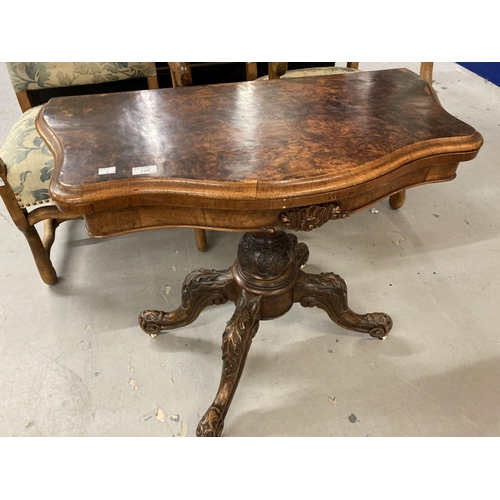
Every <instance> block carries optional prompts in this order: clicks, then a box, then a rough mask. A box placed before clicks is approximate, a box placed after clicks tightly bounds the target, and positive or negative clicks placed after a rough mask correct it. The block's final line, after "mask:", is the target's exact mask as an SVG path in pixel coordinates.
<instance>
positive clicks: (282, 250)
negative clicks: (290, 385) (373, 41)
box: [37, 69, 482, 436]
mask: <svg viewBox="0 0 500 500" xmlns="http://www.w3.org/2000/svg"><path fill="white" fill-rule="evenodd" d="M37 128H38V130H39V132H40V134H41V135H42V137H43V138H44V140H45V141H46V142H47V144H48V146H49V147H50V149H51V151H52V152H53V153H54V156H55V169H54V174H53V177H52V180H51V186H50V193H51V196H52V198H53V200H54V201H55V203H56V204H57V206H58V207H59V209H60V210H61V211H63V212H67V213H70V214H77V215H83V216H84V219H85V224H86V229H87V232H88V233H89V234H90V235H91V236H95V237H105V236H111V235H116V234H122V233H127V232H131V231H139V230H145V229H154V228H160V227H174V226H186V227H193V228H195V229H197V228H198V229H218V230H224V231H242V232H245V234H244V235H243V236H242V238H241V241H240V244H239V246H238V251H237V259H236V261H235V262H234V264H233V265H232V266H231V267H230V268H229V269H226V270H223V271H217V270H213V269H200V270H197V271H193V272H192V273H190V274H189V275H188V276H187V277H186V279H185V281H184V285H183V289H182V298H181V305H180V306H179V307H178V308H177V309H176V310H175V311H172V312H163V311H156V310H147V311H143V312H142V313H141V314H140V315H139V324H140V326H141V327H142V329H143V330H144V331H145V332H146V333H149V334H150V335H151V336H152V337H154V336H156V335H157V334H159V333H162V332H163V331H165V330H170V329H173V328H178V327H182V326H186V325H188V324H190V323H192V322H193V321H194V320H195V319H196V318H197V317H198V315H199V314H200V312H201V311H202V310H203V309H204V308H205V307H207V306H209V305H216V304H222V303H224V302H227V301H228V300H231V301H233V302H234V303H235V305H236V309H235V312H234V314H233V316H232V318H231V319H230V320H229V321H228V323H227V326H226V329H225V331H224V334H223V337H222V375H221V382H220V386H219V389H218V392H217V394H216V397H215V399H214V401H213V403H212V405H211V406H210V407H209V409H208V410H207V412H206V413H205V414H204V416H203V417H202V419H201V420H200V422H199V424H198V428H197V431H196V433H197V435H198V436H220V435H221V433H222V431H223V428H224V420H225V417H226V414H227V412H228V409H229V406H230V403H231V400H232V397H233V395H234V393H235V391H236V387H237V385H238V381H239V379H240V377H241V374H242V371H243V367H244V365H245V360H246V357H247V354H248V351H249V349H250V345H251V342H252V338H253V337H254V335H255V334H256V332H257V329H258V327H259V322H260V320H265V319H273V318H277V317H279V316H281V315H283V314H285V313H286V312H287V311H288V310H289V309H290V308H291V307H292V305H293V304H294V303H300V304H301V305H302V306H305V307H313V306H316V307H319V308H321V309H323V310H324V311H325V312H326V313H327V314H328V315H329V317H330V318H331V319H332V320H333V321H334V322H336V323H337V324H338V325H340V326H342V327H344V328H348V329H350V330H355V331H359V332H364V333H367V334H369V335H370V336H372V337H375V338H379V339H385V338H386V337H387V335H388V333H389V331H390V330H391V328H392V320H391V318H390V317H389V316H388V315H387V314H384V313H377V312H375V313H368V314H357V313H355V312H353V311H352V310H351V309H350V308H349V306H348V301H347V287H346V284H345V282H344V280H343V279H342V278H341V277H340V276H338V275H336V274H334V273H332V272H327V273H319V274H310V273H306V272H304V271H302V268H303V267H304V265H305V264H306V262H307V258H308V255H309V251H308V248H307V246H306V245H305V244H304V243H298V241H297V237H296V236H295V235H293V234H288V233H286V232H285V231H284V230H286V229H289V230H297V231H300V230H303V231H310V230H312V229H314V228H316V227H318V226H320V225H322V224H324V223H325V222H327V221H328V220H330V219H336V218H340V217H346V216H348V215H349V214H350V213H352V212H355V211H357V210H361V209H362V208H365V207H367V206H369V205H371V204H373V203H375V202H377V201H379V200H381V199H383V198H385V197H387V196H390V195H395V196H396V197H398V196H399V194H396V193H400V192H401V191H404V190H405V189H406V188H409V187H412V186H416V185H419V184H424V183H429V182H438V181H447V180H451V179H453V178H454V177H455V172H456V169H457V167H458V164H459V162H461V161H465V160H471V159H473V158H474V157H475V156H476V154H477V153H478V151H479V149H480V147H481V145H482V137H481V135H480V134H479V133H478V132H476V131H475V130H474V129H473V128H472V127H470V126H469V125H467V124H465V123H463V122H462V121H460V120H458V119H457V118H454V117H453V116H451V115H450V114H449V113H447V112H446V111H445V110H444V109H443V108H442V106H441V105H440V104H439V102H438V100H437V97H436V95H435V94H434V91H433V90H432V89H431V87H430V86H429V85H428V84H427V83H426V82H425V80H423V79H422V78H420V77H419V76H417V75H416V74H414V73H412V72H410V71H407V70H404V69H396V70H386V71H373V72H364V73H362V72H361V73H351V74H344V75H333V76H325V77H310V78H297V79H283V80H271V81H255V82H244V83H230V84H223V85H207V86H199V87H184V88H175V89H159V90H146V91H136V92H126V93H119V94H104V95H87V96H80V97H63V98H55V99H52V100H51V101H49V102H48V103H47V104H46V105H45V107H44V108H43V110H42V111H41V112H40V114H39V115H38V119H37Z"/></svg>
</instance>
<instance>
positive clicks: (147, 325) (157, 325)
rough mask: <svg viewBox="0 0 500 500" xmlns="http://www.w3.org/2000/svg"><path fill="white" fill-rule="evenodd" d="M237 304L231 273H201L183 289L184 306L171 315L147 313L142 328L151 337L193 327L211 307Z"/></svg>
mask: <svg viewBox="0 0 500 500" xmlns="http://www.w3.org/2000/svg"><path fill="white" fill-rule="evenodd" d="M228 300H232V301H236V289H235V283H234V279H233V275H232V273H231V271H230V270H226V271H214V270H210V269H199V270H198V271H193V272H192V273H190V274H188V275H187V277H186V279H185V280H184V284H183V285H182V302H181V305H180V306H179V307H178V308H177V309H176V310H175V311H171V312H163V311H143V312H142V313H141V314H140V315H139V325H140V326H141V328H142V329H143V330H144V331H145V332H146V333H148V334H149V335H151V336H156V335H157V334H158V333H160V332H162V331H163V330H171V329H173V328H179V327H181V326H186V325H189V324H190V323H192V322H193V321H194V320H195V319H196V318H197V317H198V316H199V315H200V313H201V311H203V309H205V308H206V307H208V306H211V305H218V304H225V303H226V302H227V301H228Z"/></svg>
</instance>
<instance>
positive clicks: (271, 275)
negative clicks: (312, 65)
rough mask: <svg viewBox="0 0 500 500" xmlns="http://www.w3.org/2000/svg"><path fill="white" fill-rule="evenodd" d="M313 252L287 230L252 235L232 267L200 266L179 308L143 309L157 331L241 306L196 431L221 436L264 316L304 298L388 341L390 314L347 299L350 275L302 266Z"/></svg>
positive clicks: (144, 319)
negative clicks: (352, 305) (355, 307)
mask: <svg viewBox="0 0 500 500" xmlns="http://www.w3.org/2000/svg"><path fill="white" fill-rule="evenodd" d="M308 257H309V250H308V248H307V245H306V244H305V243H298V241H297V237H296V236H295V235H293V234H287V233H285V232H283V231H275V232H272V233H267V232H260V233H245V234H244V235H243V236H242V238H241V240H240V243H239V246H238V255H237V259H236V261H235V263H234V264H233V266H232V267H231V268H230V269H228V270H226V271H214V270H208V269H200V270H199V271H194V272H192V273H190V274H189V275H188V276H187V277H186V279H185V281H184V285H183V287H182V303H181V305H180V307H178V308H177V309H176V310H175V311H172V312H168V313H167V312H162V311H144V312H142V313H141V314H140V316H139V324H140V325H141V328H142V329H143V330H144V331H145V332H146V333H149V334H150V335H151V336H156V334H158V333H160V332H161V331H163V330H170V329H173V328H179V327H181V326H186V325H188V324H190V323H192V322H193V321H194V320H195V319H196V318H197V317H198V315H199V314H200V312H201V311H202V310H203V309H204V308H205V307H208V306H210V305H216V304H224V303H225V302H227V301H228V300H231V301H233V302H234V303H235V304H236V309H235V311H234V314H233V316H232V317H231V319H230V320H229V321H228V323H227V326H226V329H225V331H224V334H223V336H222V375H221V380H220V384H219V389H218V391H217V395H216V396H215V399H214V401H213V403H212V405H211V406H210V408H209V409H208V410H207V412H206V413H205V414H204V415H203V417H202V418H201V420H200V422H199V424H198V427H197V429H196V435H197V436H203V437H215V436H220V435H221V434H222V431H223V428H224V419H225V417H226V414H227V412H228V409H229V406H230V404H231V401H232V398H233V396H234V393H235V391H236V388H237V386H238V382H239V380H240V377H241V374H242V372H243V368H244V366H245V361H246V358H247V355H248V351H249V349H250V345H251V343H252V339H253V337H254V336H255V334H256V333H257V329H258V327H259V321H261V320H269V319H274V318H278V317H280V316H282V315H283V314H285V313H286V312H287V311H288V310H289V309H290V308H291V307H292V305H293V303H296V302H299V303H300V304H301V305H302V306H304V307H319V308H321V309H323V310H324V311H326V313H327V314H328V315H329V316H330V318H331V319H332V320H333V321H334V322H335V323H337V324H338V325H340V326H342V327H344V328H347V329H350V330H355V331H359V332H366V333H368V334H369V335H371V336H372V337H378V338H379V339H385V337H387V335H388V333H389V331H390V329H391V327H392V320H391V318H390V317H389V316H388V315H387V314H383V313H371V314H356V313H355V312H353V311H351V309H349V306H348V303H347V287H346V284H345V282H344V280H343V279H342V278H341V277H340V276H337V275H336V274H334V273H321V274H308V273H305V272H303V271H301V270H300V268H301V267H303V266H304V265H305V264H306V262H307V259H308Z"/></svg>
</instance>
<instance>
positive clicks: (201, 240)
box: [194, 229, 207, 252]
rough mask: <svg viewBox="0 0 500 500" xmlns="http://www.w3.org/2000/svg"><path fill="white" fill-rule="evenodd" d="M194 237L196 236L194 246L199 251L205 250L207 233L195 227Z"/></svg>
mask: <svg viewBox="0 0 500 500" xmlns="http://www.w3.org/2000/svg"><path fill="white" fill-rule="evenodd" d="M194 237H195V238H196V246H197V247H198V250H199V251H200V252H205V251H206V249H207V233H206V231H205V230H204V229H195V230H194Z"/></svg>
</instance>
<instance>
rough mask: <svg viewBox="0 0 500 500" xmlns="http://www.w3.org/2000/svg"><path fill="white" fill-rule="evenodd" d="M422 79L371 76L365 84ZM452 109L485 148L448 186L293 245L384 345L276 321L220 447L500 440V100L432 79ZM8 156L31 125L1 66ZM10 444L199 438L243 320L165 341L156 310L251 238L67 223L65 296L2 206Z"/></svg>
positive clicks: (314, 319) (5, 428)
mask: <svg viewBox="0 0 500 500" xmlns="http://www.w3.org/2000/svg"><path fill="white" fill-rule="evenodd" d="M418 66H419V65H418V64H415V63H391V64H385V63H384V64H382V63H380V64H378V63H377V64H374V63H361V64H360V68H361V69H363V70H370V69H378V68H382V67H383V68H388V67H408V68H409V69H412V70H414V71H417V72H418ZM434 79H435V83H434V88H435V89H436V91H437V92H438V95H439V97H440V99H441V102H442V104H443V106H444V107H445V108H446V109H447V110H448V111H449V112H450V113H451V114H453V115H455V116H457V117H458V118H460V119H462V120H464V121H466V122H467V123H469V124H471V125H472V126H474V127H475V128H476V129H477V130H478V131H480V132H481V134H483V136H484V139H485V144H484V146H483V148H482V150H481V151H480V153H479V156H478V157H477V158H476V159H475V160H473V161H472V162H466V163H463V164H462V165H461V166H460V167H459V170H458V177H457V178H456V180H454V181H453V182H450V183H443V184H433V185H428V186H421V187H418V188H416V189H413V190H410V191H409V192H408V197H407V201H406V204H405V205H404V207H403V208H402V209H401V210H399V211H393V210H391V209H390V208H389V205H388V202H387V200H386V201H383V202H380V203H378V204H377V205H376V206H375V207H374V208H376V209H377V210H378V213H372V212H371V211H370V210H365V211H363V212H361V213H358V214H355V215H353V216H351V217H349V218H348V219H346V220H339V221H334V222H330V223H328V224H326V225H325V226H323V227H321V228H319V229H317V230H316V231H313V232H312V233H306V234H301V233H299V234H298V237H299V240H301V241H304V242H306V243H307V244H308V246H309V249H310V252H311V256H310V260H309V263H308V264H307V266H306V269H305V270H306V271H308V272H321V271H335V272H336V273H338V274H340V275H341V276H342V277H343V278H344V279H345V280H346V282H347V285H348V288H349V296H350V305H351V307H352V309H353V310H355V311H357V312H371V311H383V312H386V313H388V314H390V315H391V316H392V318H393V321H394V327H393V330H392V332H391V334H390V335H389V337H388V338H387V340H386V341H384V342H381V341H379V340H377V339H372V338H370V337H368V336H366V335H365V334H361V333H355V332H349V331H347V330H343V329H341V328H340V327H338V326H336V325H335V324H333V323H332V322H331V321H330V320H329V319H328V317H327V315H326V314H325V313H324V312H323V311H321V310H318V309H304V308H302V307H300V306H298V305H296V306H294V308H293V309H292V310H291V311H290V312H289V313H288V314H286V315H285V316H284V317H282V318H280V319H277V320H274V321H269V322H263V323H262V324H261V326H260V329H259V332H258V333H257V336H256V338H255V340H254V343H253V346H252V348H251V351H250V355H249V358H248V362H247V365H246V368H245V372H244V374H243V377H242V380H241V382H240V385H239V388H238V391H237V393H236V396H235V398H234V400H233V403H232V406H231V408H230V411H229V414H228V416H227V418H226V425H225V430H224V435H225V436H498V435H499V434H500V419H499V417H498V415H500V335H499V334H500V325H499V309H498V298H499V297H500V275H499V273H498V265H499V257H498V255H500V235H499V228H500V221H499V217H500V216H499V213H500V192H499V191H500V169H498V158H499V157H500V141H499V140H498V139H499V136H500V116H499V113H498V110H499V109H500V88H498V87H496V86H494V85H493V84H491V83H488V82H486V81H484V80H483V79H482V78H480V77H478V76H476V75H474V74H472V73H470V72H469V71H467V70H465V69H463V68H461V67H460V66H458V65H456V64H453V63H436V65H435V70H434ZM0 89H1V91H0V99H1V102H0V141H2V140H4V138H5V137H6V135H7V133H8V131H9V129H10V126H11V125H12V123H13V122H14V121H15V120H16V119H17V118H18V117H19V116H20V111H19V107H18V104H17V101H16V98H15V96H14V93H13V91H12V90H11V88H10V85H9V81H8V78H7V75H6V71H5V67H4V66H3V65H1V66H0ZM0 234H1V238H0V255H1V256H2V258H1V259H0V280H1V281H0V283H1V293H2V300H1V301H0V352H1V353H2V354H1V363H0V384H1V391H0V435H1V436H185V435H187V436H193V435H194V434H195V429H196V426H197V423H198V420H199V419H200V417H201V416H202V415H203V413H204V412H205V410H206V409H207V408H208V406H209V405H210V404H211V402H212V400H213V397H214V396H215V393H216V389H217V386H218V382H219V377H220V371H221V353H220V344H221V335H222V332H223V330H224V327H225V324H226V321H227V320H228V319H229V318H230V316H231V314H232V311H233V309H234V305H232V304H226V305H223V306H217V307H212V308H209V309H206V310H205V311H204V312H203V313H202V315H201V316H200V318H199V319H198V320H197V321H196V322H195V323H194V324H193V325H191V326H188V327H185V328H183V329H180V330H176V331H174V332H171V333H169V334H166V335H162V336H158V337H157V338H156V339H151V338H149V337H148V336H147V335H146V334H144V333H143V332H142V330H141V329H140V328H139V326H138V324H137V315H138V314H139V313H140V312H141V311H142V310H143V309H148V308H151V309H164V310H171V309H174V308H176V307H177V305H178V304H179V299H180V289H181V285H182V282H183V279H184V277H185V275H186V274H187V272H188V271H191V270H193V269H196V268H199V267H209V268H215V269H225V268H227V267H229V266H230V265H231V264H232V262H233V261H234V258H235V252H236V246H237V243H238V240H239V238H240V235H239V234H231V233H217V232H209V233H208V241H209V251H208V252H207V253H205V254H201V253H199V252H198V251H197V250H196V247H195V241H194V235H193V232H192V231H191V230H189V229H170V230H162V231H151V232H147V233H140V234H130V235H126V236H121V237H116V238H111V239H107V240H92V239H90V238H88V237H87V236H86V235H85V231H84V227H83V223H82V221H72V222H68V223H65V224H63V225H62V226H61V227H60V228H59V229H58V237H57V238H56V242H55V244H54V247H53V263H54V266H55V268H56V270H57V272H58V274H59V276H60V281H59V283H58V284H57V285H55V286H51V287H49V286H47V285H45V284H44V283H43V282H42V281H41V279H40V278H39V276H38V273H37V270H36V267H35V265H34V262H33V259H32V256H31V253H30V251H29V248H28V245H27V243H26V242H25V240H24V237H23V236H22V234H21V233H20V232H19V230H18V229H17V228H16V227H15V226H14V225H13V223H12V222H11V220H10V218H9V215H8V214H7V211H6V210H5V207H4V206H3V204H0Z"/></svg>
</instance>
